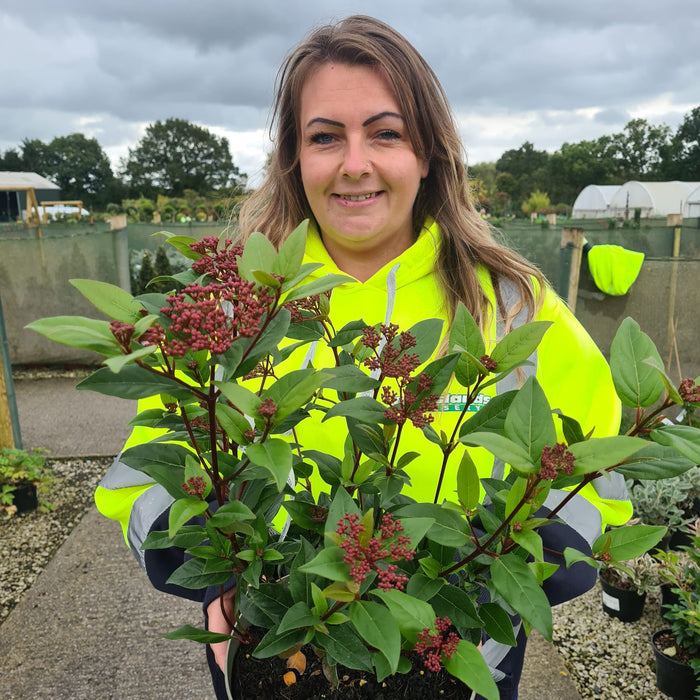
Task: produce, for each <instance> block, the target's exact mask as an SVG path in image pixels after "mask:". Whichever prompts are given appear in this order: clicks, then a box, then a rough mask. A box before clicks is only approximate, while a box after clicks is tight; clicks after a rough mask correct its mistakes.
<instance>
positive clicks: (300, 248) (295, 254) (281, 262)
mask: <svg viewBox="0 0 700 700" xmlns="http://www.w3.org/2000/svg"><path fill="white" fill-rule="evenodd" d="M308 228H309V220H308V219H304V221H302V222H301V223H300V224H299V225H298V226H297V227H296V228H295V229H294V230H293V231H292V232H291V233H290V234H289V235H288V236H287V238H285V240H284V243H282V245H281V246H280V249H279V252H278V253H277V255H276V257H275V259H274V261H273V264H272V272H274V273H275V274H277V275H280V276H281V277H282V278H283V280H284V281H287V280H290V279H292V278H293V277H294V276H295V275H296V274H297V272H299V268H300V267H301V264H302V262H303V261H304V249H305V247H306V235H307V231H308Z"/></svg>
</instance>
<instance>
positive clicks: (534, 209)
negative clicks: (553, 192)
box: [521, 190, 551, 214]
mask: <svg viewBox="0 0 700 700" xmlns="http://www.w3.org/2000/svg"><path fill="white" fill-rule="evenodd" d="M550 206H551V202H550V201H549V195H548V194H547V193H546V192H540V191H539V190H535V191H534V192H533V193H532V194H531V195H530V196H529V197H528V198H527V199H526V200H525V201H524V202H523V204H522V207H521V208H522V210H523V211H524V212H525V213H526V214H538V213H540V212H541V211H544V210H545V209H548V208H549V207H550Z"/></svg>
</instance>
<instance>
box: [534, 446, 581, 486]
mask: <svg viewBox="0 0 700 700" xmlns="http://www.w3.org/2000/svg"><path fill="white" fill-rule="evenodd" d="M540 461H541V464H542V469H540V476H541V477H542V478H543V479H546V480H549V481H554V479H556V478H557V475H558V474H559V472H563V473H564V474H568V475H569V476H570V475H571V474H573V473H574V456H573V455H572V454H571V452H569V450H568V449H567V447H566V444H565V443H563V442H558V443H557V444H556V445H554V447H550V446H549V445H545V446H544V448H543V449H542V458H541V460H540Z"/></svg>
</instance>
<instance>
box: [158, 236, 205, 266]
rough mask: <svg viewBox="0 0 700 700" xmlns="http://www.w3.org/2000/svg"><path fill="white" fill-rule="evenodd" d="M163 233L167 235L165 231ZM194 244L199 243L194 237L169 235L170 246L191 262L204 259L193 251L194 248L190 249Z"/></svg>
mask: <svg viewBox="0 0 700 700" xmlns="http://www.w3.org/2000/svg"><path fill="white" fill-rule="evenodd" d="M161 233H165V231H163V232H161ZM192 243H199V240H198V239H197V238H193V237H192V236H174V235H172V234H169V235H168V244H169V245H171V246H173V247H174V248H175V249H176V250H178V251H179V252H180V253H181V254H182V255H183V256H184V257H186V258H189V259H190V260H198V259H199V258H201V257H202V254H201V253H196V252H195V251H194V250H192V248H191V247H190V246H191V244H192Z"/></svg>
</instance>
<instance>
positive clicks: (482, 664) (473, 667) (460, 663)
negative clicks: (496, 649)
mask: <svg viewBox="0 0 700 700" xmlns="http://www.w3.org/2000/svg"><path fill="white" fill-rule="evenodd" d="M443 664H444V665H445V669H446V670H447V671H448V672H449V673H450V674H452V675H453V676H454V677H455V678H459V680H461V681H462V683H465V684H466V685H467V686H468V687H469V688H470V690H473V691H475V692H476V693H478V694H479V695H482V696H483V697H485V698H486V699H487V700H498V698H499V697H500V696H499V693H498V688H497V686H496V681H494V680H493V677H492V676H491V671H490V670H489V667H488V666H487V664H486V661H485V660H484V657H483V656H482V655H481V652H480V651H479V649H477V647H476V646H474V644H472V643H471V642H468V641H467V640H466V639H462V640H460V642H459V644H458V645H457V649H456V650H455V652H454V654H452V657H451V658H449V659H447V658H444V657H443ZM464 697H467V696H466V694H465V696H464Z"/></svg>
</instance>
